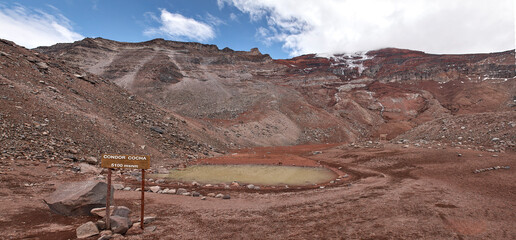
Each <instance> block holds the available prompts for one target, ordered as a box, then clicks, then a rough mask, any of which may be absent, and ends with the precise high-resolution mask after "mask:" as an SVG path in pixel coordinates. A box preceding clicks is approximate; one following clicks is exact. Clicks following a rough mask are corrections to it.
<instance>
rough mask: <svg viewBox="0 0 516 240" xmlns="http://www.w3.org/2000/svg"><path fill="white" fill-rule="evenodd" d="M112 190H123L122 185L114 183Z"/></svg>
mask: <svg viewBox="0 0 516 240" xmlns="http://www.w3.org/2000/svg"><path fill="white" fill-rule="evenodd" d="M113 188H114V189H115V190H122V189H124V185H122V184H120V183H114V184H113Z"/></svg>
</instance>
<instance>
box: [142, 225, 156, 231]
mask: <svg viewBox="0 0 516 240" xmlns="http://www.w3.org/2000/svg"><path fill="white" fill-rule="evenodd" d="M143 231H144V232H154V231H156V226H148V227H145V229H144V230H143Z"/></svg>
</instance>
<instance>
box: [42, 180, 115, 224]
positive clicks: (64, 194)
mask: <svg viewBox="0 0 516 240" xmlns="http://www.w3.org/2000/svg"><path fill="white" fill-rule="evenodd" d="M111 188H112V189H111V196H110V198H111V202H114V201H113V193H114V192H115V190H114V189H113V187H111ZM106 194H107V184H106V183H104V182H99V181H85V182H71V183H63V184H61V185H60V186H58V187H57V189H56V191H55V192H53V193H52V194H51V195H50V196H49V197H47V198H46V199H45V200H44V201H45V203H46V204H47V205H48V207H49V208H50V210H52V211H53V212H54V213H57V214H61V215H65V216H76V215H90V214H91V213H90V211H91V210H92V209H93V208H98V207H102V206H105V205H106Z"/></svg>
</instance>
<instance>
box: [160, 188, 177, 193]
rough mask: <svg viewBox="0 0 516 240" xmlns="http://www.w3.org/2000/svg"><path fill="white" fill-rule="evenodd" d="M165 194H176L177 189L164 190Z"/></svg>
mask: <svg viewBox="0 0 516 240" xmlns="http://www.w3.org/2000/svg"><path fill="white" fill-rule="evenodd" d="M163 193H165V194H176V189H168V190H167V191H163Z"/></svg>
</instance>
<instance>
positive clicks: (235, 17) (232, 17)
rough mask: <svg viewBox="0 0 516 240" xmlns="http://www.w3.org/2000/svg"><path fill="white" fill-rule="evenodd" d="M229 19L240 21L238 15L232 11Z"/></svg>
mask: <svg viewBox="0 0 516 240" xmlns="http://www.w3.org/2000/svg"><path fill="white" fill-rule="evenodd" d="M229 19H231V21H238V16H237V15H236V14H234V13H230V14H229Z"/></svg>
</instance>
